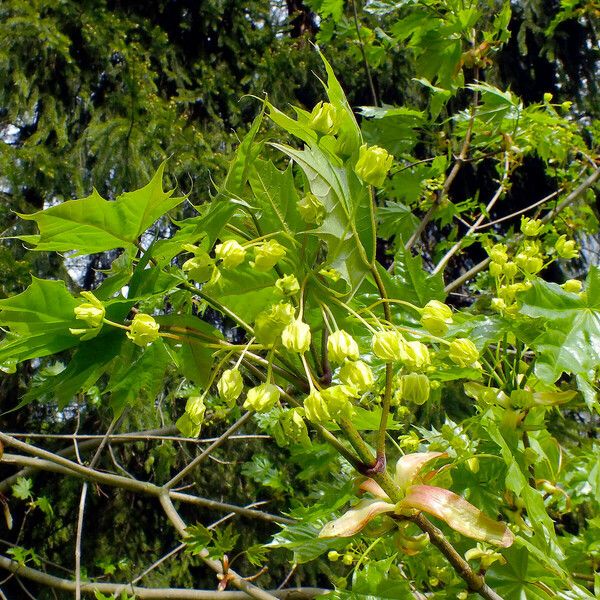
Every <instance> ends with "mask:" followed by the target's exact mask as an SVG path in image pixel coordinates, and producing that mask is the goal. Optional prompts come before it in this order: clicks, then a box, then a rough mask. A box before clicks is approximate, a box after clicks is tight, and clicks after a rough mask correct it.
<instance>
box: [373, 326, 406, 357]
mask: <svg viewBox="0 0 600 600" xmlns="http://www.w3.org/2000/svg"><path fill="white" fill-rule="evenodd" d="M404 342H405V339H404V337H403V336H402V334H401V333H400V332H398V331H395V330H389V331H377V332H376V333H375V334H374V335H373V339H372V342H371V344H372V347H373V353H374V354H375V356H377V357H379V358H381V359H383V360H385V361H388V362H391V361H394V360H400V346H401V344H402V343H404Z"/></svg>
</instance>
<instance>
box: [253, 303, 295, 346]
mask: <svg viewBox="0 0 600 600" xmlns="http://www.w3.org/2000/svg"><path fill="white" fill-rule="evenodd" d="M295 314H296V311H295V309H294V307H293V306H292V305H291V304H287V303H285V304H284V303H280V304H274V305H273V306H271V307H270V308H269V309H268V310H263V311H262V312H261V313H259V314H258V316H257V317H256V320H255V322H254V335H255V337H256V341H257V342H258V343H259V344H264V345H265V346H272V345H273V344H274V343H275V342H276V341H277V340H278V339H279V336H280V335H281V332H282V331H283V330H284V328H285V326H286V325H288V324H289V323H291V322H292V321H293V319H294V315H295Z"/></svg>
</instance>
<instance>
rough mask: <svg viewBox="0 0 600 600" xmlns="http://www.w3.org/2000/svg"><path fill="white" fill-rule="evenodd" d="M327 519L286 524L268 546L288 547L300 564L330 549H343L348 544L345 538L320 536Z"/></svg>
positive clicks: (295, 560)
mask: <svg viewBox="0 0 600 600" xmlns="http://www.w3.org/2000/svg"><path fill="white" fill-rule="evenodd" d="M326 522H327V519H326V518H325V519H322V520H316V521H315V522H314V523H297V524H295V525H286V526H285V527H283V529H282V530H281V531H280V532H279V533H276V534H275V535H274V536H273V539H272V540H271V542H269V543H268V544H267V548H287V549H288V550H290V551H291V552H293V554H294V562H297V563H299V564H303V563H307V562H310V561H311V560H314V559H315V558H317V557H319V556H321V554H324V553H325V552H328V551H329V550H341V549H342V548H344V547H345V546H346V545H347V544H348V540H346V539H343V538H319V537H318V536H319V531H321V529H323V526H324V525H325V523H326Z"/></svg>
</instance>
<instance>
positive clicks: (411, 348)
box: [371, 329, 431, 369]
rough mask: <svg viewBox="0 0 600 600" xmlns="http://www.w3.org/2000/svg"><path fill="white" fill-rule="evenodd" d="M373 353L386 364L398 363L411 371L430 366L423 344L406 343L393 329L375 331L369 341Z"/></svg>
mask: <svg viewBox="0 0 600 600" xmlns="http://www.w3.org/2000/svg"><path fill="white" fill-rule="evenodd" d="M371 345H372V348H373V353H374V354H375V356H377V357H378V358H381V359H382V360H385V361H386V362H400V363H402V364H404V365H406V366H407V367H410V368H413V369H424V368H426V367H428V366H429V365H430V364H431V356H430V354H429V348H427V346H426V345H425V344H423V342H419V341H407V340H406V339H405V337H404V336H403V335H402V334H401V333H400V332H399V331H396V330H395V329H390V330H382V331H377V332H375V333H374V334H373V338H372V341H371Z"/></svg>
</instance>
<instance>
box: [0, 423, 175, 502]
mask: <svg viewBox="0 0 600 600" xmlns="http://www.w3.org/2000/svg"><path fill="white" fill-rule="evenodd" d="M176 431H177V427H175V426H174V425H171V426H169V427H162V428H160V429H149V430H148V431H139V432H134V433H131V434H129V435H130V436H131V437H124V436H123V435H116V436H114V437H111V444H117V443H118V444H126V443H129V442H130V441H140V440H145V439H152V437H153V436H161V435H168V434H169V433H175V432H176ZM5 435H8V436H11V437H15V436H13V434H9V433H7V434H5ZM18 435H23V436H24V437H38V435H37V434H33V435H31V436H30V435H29V434H18ZM39 437H44V435H43V434H39ZM48 437H50V436H48ZM78 437H81V439H86V441H84V442H82V443H80V444H79V451H82V450H89V449H91V448H95V447H96V446H98V445H99V444H100V443H101V441H102V440H103V439H104V435H97V436H89V438H90V439H87V438H88V436H78ZM65 438H66V439H73V436H72V435H66V436H65ZM92 438H93V439H92ZM75 439H77V438H75ZM73 454H75V446H69V447H67V448H64V449H63V450H60V451H58V452H56V456H63V457H65V456H72V455H73ZM35 470H36V467H35V466H31V467H26V468H25V469H21V470H20V471H19V472H18V473H15V474H14V475H11V476H10V477H7V478H6V479H3V480H2V481H0V493H6V492H7V491H8V490H9V489H10V488H11V487H12V486H13V485H14V484H15V483H16V482H17V479H18V478H19V477H28V476H29V475H31V474H32V473H33V472H34V471H35Z"/></svg>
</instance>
